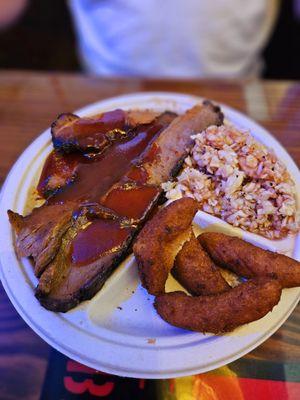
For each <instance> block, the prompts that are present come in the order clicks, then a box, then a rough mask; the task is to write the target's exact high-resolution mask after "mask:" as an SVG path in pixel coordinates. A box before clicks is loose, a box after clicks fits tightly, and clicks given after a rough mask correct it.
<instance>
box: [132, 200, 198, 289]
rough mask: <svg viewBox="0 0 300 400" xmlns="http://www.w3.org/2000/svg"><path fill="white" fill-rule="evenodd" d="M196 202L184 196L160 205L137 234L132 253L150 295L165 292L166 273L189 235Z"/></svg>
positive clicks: (195, 210)
mask: <svg viewBox="0 0 300 400" xmlns="http://www.w3.org/2000/svg"><path fill="white" fill-rule="evenodd" d="M197 210H198V205H197V202H196V201H195V200H193V199H191V198H188V197H185V198H182V199H179V200H176V201H174V202H173V203H171V204H169V205H168V206H167V207H164V208H162V209H161V210H160V211H159V212H158V213H157V214H156V215H155V216H154V217H153V218H152V219H151V220H150V221H148V222H147V224H146V225H145V226H144V228H143V229H142V231H141V232H140V234H139V235H138V237H137V240H136V242H135V244H134V246H133V252H134V255H135V258H136V260H137V263H138V270H139V275H140V279H141V281H142V285H143V286H144V287H145V288H146V289H147V290H148V292H149V293H150V294H153V295H157V294H160V293H164V291H165V283H166V280H167V278H168V274H169V272H170V270H171V268H172V266H173V263H174V259H175V257H176V254H177V253H178V250H179V248H180V247H181V246H182V244H183V243H184V242H185V241H186V240H188V238H189V236H190V234H191V224H192V221H193V218H194V215H195V214H196V212H197Z"/></svg>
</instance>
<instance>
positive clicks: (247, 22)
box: [69, 0, 276, 78]
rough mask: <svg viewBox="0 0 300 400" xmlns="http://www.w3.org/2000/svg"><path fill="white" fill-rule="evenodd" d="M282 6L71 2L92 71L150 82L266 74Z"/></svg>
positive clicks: (259, 0) (200, 0)
mask: <svg viewBox="0 0 300 400" xmlns="http://www.w3.org/2000/svg"><path fill="white" fill-rule="evenodd" d="M274 1H275V0H250V1H247V0H69V6H70V8H71V11H72V15H73V18H74V22H75V26H76V31H77V36H78V45H79V54H80V57H81V60H82V63H83V65H84V66H85V68H86V69H87V71H89V72H92V73H96V74H100V75H115V76H131V75H134V76H143V77H177V78H180V77H190V78H199V77H222V78H244V77H249V76H255V75H258V74H259V73H260V71H261V67H262V63H261V59H260V52H261V50H262V48H263V47H264V45H265V43H266V41H267V39H268V37H269V34H270V31H271V28H272V25H273V22H274V20H275V17H276V7H275V6H274V4H275V3H276V1H275V3H274Z"/></svg>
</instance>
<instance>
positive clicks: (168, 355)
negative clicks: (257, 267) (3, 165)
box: [0, 93, 300, 378]
mask: <svg viewBox="0 0 300 400" xmlns="http://www.w3.org/2000/svg"><path fill="white" fill-rule="evenodd" d="M199 100H201V99H199V98H197V97H192V96H185V95H180V94H175V93H146V94H133V95H127V96H121V97H116V98H113V99H109V100H106V101H101V102H99V103H95V104H93V105H90V106H87V107H85V108H83V109H81V110H80V111H78V112H77V113H78V114H79V115H81V116H83V115H92V114H95V113H99V112H101V111H106V110H111V109H114V108H124V109H127V108H135V107H140V108H146V107H147V108H154V109H157V110H161V111H163V110H165V109H169V110H174V111H177V112H183V111H185V110H186V109H187V108H190V107H191V106H193V105H194V104H195V103H196V102H198V101H199ZM222 108H223V111H224V113H225V116H226V118H227V119H229V120H230V121H232V122H233V123H234V124H236V125H237V126H241V127H246V128H249V129H250V130H251V132H252V134H253V135H254V136H255V137H257V138H258V139H259V140H260V141H261V142H263V143H265V144H266V145H268V146H269V147H272V148H273V149H274V150H275V152H276V154H277V155H278V157H279V158H280V159H281V160H282V161H283V162H284V163H285V164H286V165H287V167H288V170H289V172H290V173H291V175H292V176H293V178H294V180H295V182H296V185H297V192H298V196H299V191H300V174H299V171H298V168H297V166H296V165H295V164H294V162H293V161H292V159H291V158H290V156H289V155H288V154H287V152H286V151H285V150H284V149H283V148H282V147H281V146H280V144H279V143H278V142H277V141H276V140H275V139H274V138H273V137H272V136H271V135H270V134H269V133H268V132H266V131H265V130H264V129H263V128H262V127H261V126H259V125H257V124H256V123H255V122H253V121H252V120H250V119H249V118H247V117H246V116H244V115H242V114H241V113H239V112H237V111H234V110H233V109H231V108H229V107H227V106H222ZM50 150H51V144H50V132H49V130H47V131H45V132H44V133H42V134H41V135H40V136H39V137H38V138H37V139H36V140H35V141H34V142H33V143H32V144H31V145H30V146H29V147H28V148H27V149H26V150H25V151H24V153H23V154H22V155H21V157H20V158H19V159H18V161H17V162H16V163H15V165H14V167H13V168H12V170H11V172H10V174H9V176H8V177H7V180H6V182H5V185H4V187H3V191H2V199H1V203H0V217H1V232H0V260H1V264H2V268H1V280H2V283H3V286H4V288H5V290H6V292H7V294H8V296H9V298H10V300H11V301H12V303H13V305H14V306H15V308H16V309H17V311H18V312H19V314H20V315H21V316H22V317H23V318H24V320H25V321H26V322H27V323H28V325H29V326H30V327H31V328H32V329H33V330H34V331H35V332H36V333H37V334H38V335H39V336H41V337H42V338H43V339H44V340H45V341H46V342H47V343H49V344H50V345H51V346H53V347H54V348H56V349H57V350H59V351H61V352H62V353H64V354H66V355H67V356H69V357H71V358H72V359H74V360H77V361H79V362H81V363H83V364H86V365H88V366H90V367H93V368H96V369H98V370H102V371H105V372H108V373H113V374H117V375H122V376H129V377H140V378H169V377H178V376H184V375H190V374H195V373H200V372H205V371H209V370H212V369H215V368H217V367H220V366H222V365H225V364H227V363H229V362H231V361H234V360H236V359H237V358H239V357H241V356H243V355H244V354H246V353H248V352H249V351H251V350H252V349H254V348H255V347H257V346H258V345H259V344H261V343H262V342H263V341H264V340H266V339H267V338H268V337H269V336H271V335H272V333H273V332H275V331H276V330H277V329H278V328H279V327H280V326H281V325H282V324H283V322H284V321H285V320H286V319H287V318H288V316H289V315H290V313H291V312H292V311H293V309H294V308H295V306H296V304H297V302H298V299H299V296H300V290H299V289H297V288H296V289H288V290H284V291H283V294H282V297H281V301H280V303H279V304H278V305H277V306H276V307H275V308H274V310H273V311H272V313H269V314H268V315H267V316H266V317H264V318H262V319H261V320H259V321H256V322H253V323H251V324H248V325H244V326H242V327H241V328H239V329H236V330H235V331H234V332H233V333H231V334H227V335H222V336H213V335H208V334H207V335H202V334H200V333H195V332H189V331H185V330H181V329H177V328H175V327H172V326H170V325H168V324H167V323H165V322H164V321H163V320H161V319H160V317H159V316H158V315H157V314H156V312H155V310H154V308H153V306H152V303H153V297H152V296H150V295H149V294H148V293H147V292H146V291H145V290H144V289H143V288H141V286H140V284H139V280H138V276H137V272H136V266H135V263H134V259H133V257H132V256H130V257H129V258H128V259H127V260H126V261H125V262H124V263H123V264H122V265H121V266H119V268H118V269H117V270H116V271H115V273H114V274H113V275H112V276H111V278H110V279H109V280H108V281H107V282H106V284H105V286H104V287H103V289H102V290H100V292H99V293H98V294H97V295H96V296H95V297H94V298H93V299H92V300H90V301H86V302H84V303H82V304H81V305H80V306H78V307H77V308H75V309H74V310H71V311H70V312H68V313H66V314H60V313H53V312H50V311H47V310H45V309H44V308H43V307H41V306H40V304H39V303H38V301H37V300H36V299H35V297H34V288H35V286H36V284H37V279H36V278H35V277H34V275H33V272H32V267H31V265H30V262H29V261H28V260H27V259H21V260H18V259H17V257H16V255H15V252H14V248H13V233H12V230H11V227H10V225H9V222H8V219H7V215H6V210H7V209H9V208H10V209H13V210H14V211H17V212H19V213H23V212H24V210H26V201H27V196H28V189H29V188H30V187H32V186H33V185H35V184H36V182H37V180H38V177H39V173H40V170H41V167H42V165H43V162H44V160H45V158H46V156H47V154H48V153H49V152H50ZM297 201H298V205H299V198H298V199H297ZM195 223H196V224H198V226H202V227H207V228H209V227H210V228H215V227H216V226H217V227H218V229H223V230H224V229H225V230H227V231H229V232H235V233H236V234H239V235H243V237H244V238H245V239H247V240H249V241H251V242H253V243H256V244H258V245H259V246H262V247H264V248H268V249H270V250H273V251H274V250H277V251H280V252H283V253H285V254H288V255H292V256H293V257H294V258H297V259H299V257H300V239H299V236H298V237H297V238H296V240H295V238H288V239H285V240H281V241H270V240H267V239H263V238H261V237H258V236H256V235H254V234H247V233H244V232H242V231H240V230H239V229H233V228H231V227H229V226H228V225H227V224H224V223H223V222H221V221H220V220H219V219H217V218H214V217H212V216H208V215H206V214H205V213H202V212H199V213H198V214H197V216H196V218H195ZM174 287H178V284H177V283H176V282H175V281H174V280H172V278H170V279H169V281H168V282H167V288H168V290H170V289H173V288H174ZM117 307H120V308H121V309H120V308H117Z"/></svg>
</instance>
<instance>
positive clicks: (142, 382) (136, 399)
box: [40, 350, 300, 400]
mask: <svg viewBox="0 0 300 400" xmlns="http://www.w3.org/2000/svg"><path fill="white" fill-rule="evenodd" d="M99 398H102V399H115V400H196V399H197V400H269V399H276V400H298V399H300V365H299V364H296V363H294V364H293V363H286V364H282V363H276V362H269V361H260V360H254V359H248V358H242V359H240V360H238V361H235V362H234V363H231V364H229V365H227V366H225V367H222V368H219V369H216V370H214V371H211V372H208V373H204V374H198V375H192V376H187V377H183V378H176V379H162V380H153V379H131V378H122V377H119V376H115V375H110V374H106V373H103V372H100V371H96V370H94V369H92V368H89V367H86V366H84V365H82V364H79V363H77V362H76V361H73V360H70V359H69V358H67V357H65V356H64V355H62V354H61V353H59V352H57V351H55V350H53V351H52V352H51V356H50V359H49V365H48V369H47V373H46V376H45V382H44V385H43V388H42V393H41V396H40V399H41V400H60V399H61V400H69V399H70V400H75V399H82V400H83V399H99Z"/></svg>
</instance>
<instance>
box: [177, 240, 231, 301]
mask: <svg viewBox="0 0 300 400" xmlns="http://www.w3.org/2000/svg"><path fill="white" fill-rule="evenodd" d="M172 274H173V275H174V277H175V278H176V279H177V280H178V282H180V283H181V285H182V286H183V287H184V288H185V289H186V290H187V291H188V292H190V293H191V294H192V295H195V296H199V295H207V294H216V293H222V292H225V291H226V290H228V289H230V286H229V285H228V283H227V282H226V281H225V279H224V278H223V277H222V275H221V273H220V271H219V269H218V267H216V265H215V264H214V263H213V261H212V260H211V259H210V257H209V255H208V254H207V253H206V252H205V251H204V250H203V248H202V246H201V245H200V243H199V242H198V240H197V239H196V237H195V235H194V234H192V236H191V238H190V240H189V241H188V242H186V243H185V244H184V245H183V247H182V249H181V250H180V252H179V253H178V254H177V256H176V259H175V264H174V267H173V269H172Z"/></svg>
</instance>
